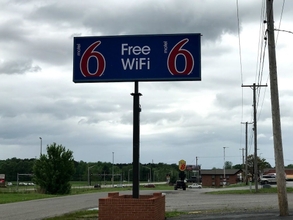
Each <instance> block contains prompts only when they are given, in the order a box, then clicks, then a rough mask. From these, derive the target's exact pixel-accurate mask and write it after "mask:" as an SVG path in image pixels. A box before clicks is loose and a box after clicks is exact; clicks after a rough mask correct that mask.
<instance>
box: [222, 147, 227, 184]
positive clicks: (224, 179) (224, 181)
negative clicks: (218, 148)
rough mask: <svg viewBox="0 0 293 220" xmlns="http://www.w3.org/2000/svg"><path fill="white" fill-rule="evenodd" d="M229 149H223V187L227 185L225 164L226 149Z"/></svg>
mask: <svg viewBox="0 0 293 220" xmlns="http://www.w3.org/2000/svg"><path fill="white" fill-rule="evenodd" d="M226 148H227V147H223V149H224V178H223V186H225V185H226V167H225V166H226V164H225V156H226V155H225V149H226Z"/></svg>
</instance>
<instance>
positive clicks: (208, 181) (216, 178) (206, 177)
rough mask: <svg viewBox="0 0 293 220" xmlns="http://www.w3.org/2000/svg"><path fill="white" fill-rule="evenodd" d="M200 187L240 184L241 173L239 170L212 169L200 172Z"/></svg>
mask: <svg viewBox="0 0 293 220" xmlns="http://www.w3.org/2000/svg"><path fill="white" fill-rule="evenodd" d="M200 174H201V178H202V186H206V187H221V186H223V185H225V182H226V185H231V184H236V183H239V182H242V177H243V171H242V170H241V169H225V178H226V181H225V179H224V169H212V170H201V171H200Z"/></svg>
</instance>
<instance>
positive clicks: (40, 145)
mask: <svg viewBox="0 0 293 220" xmlns="http://www.w3.org/2000/svg"><path fill="white" fill-rule="evenodd" d="M42 140H43V139H42V138H41V137H40V141H41V142H40V158H41V156H42V145H43V143H42Z"/></svg>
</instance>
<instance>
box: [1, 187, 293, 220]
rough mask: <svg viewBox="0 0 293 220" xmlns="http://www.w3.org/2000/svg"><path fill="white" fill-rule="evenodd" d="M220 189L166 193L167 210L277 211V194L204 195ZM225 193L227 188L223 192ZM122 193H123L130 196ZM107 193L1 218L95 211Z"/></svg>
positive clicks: (22, 208) (38, 204)
mask: <svg viewBox="0 0 293 220" xmlns="http://www.w3.org/2000/svg"><path fill="white" fill-rule="evenodd" d="M214 190H219V189H205V188H203V189H187V190H186V191H183V190H169V191H164V192H163V193H165V194H166V211H172V210H177V211H194V212H196V211H199V210H208V209H213V210H215V209H235V210H237V211H244V210H260V209H266V210H268V209H269V210H278V199H277V195H276V194H253V195H212V194H205V193H204V192H208V191H214ZM224 190H225V189H224ZM152 192H154V191H152V190H151V191H146V190H144V191H140V194H141V195H142V194H151V193H152ZM131 193H132V192H131V191H123V192H121V194H131ZM102 197H107V193H102V192H101V193H99V192H98V193H90V194H82V195H74V196H64V197H58V198H50V199H41V200H34V201H27V202H18V203H11V204H2V205H0V219H5V220H15V219H27V220H33V219H42V218H46V217H52V216H57V215H62V214H65V213H68V212H73V211H76V210H81V209H89V208H96V207H97V206H98V200H99V198H102ZM288 203H289V208H290V209H291V210H292V209H293V194H290V193H288Z"/></svg>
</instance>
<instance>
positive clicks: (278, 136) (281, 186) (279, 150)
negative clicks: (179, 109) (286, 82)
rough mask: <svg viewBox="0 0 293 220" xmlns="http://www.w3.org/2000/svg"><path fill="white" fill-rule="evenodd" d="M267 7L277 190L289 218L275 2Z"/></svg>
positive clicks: (284, 213) (268, 2)
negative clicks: (276, 46)
mask: <svg viewBox="0 0 293 220" xmlns="http://www.w3.org/2000/svg"><path fill="white" fill-rule="evenodd" d="M266 6H267V31H268V51H269V67H270V86H271V108H272V124H273V137H274V150H275V164H276V175H277V190H278V200H279V210H280V216H288V215H289V210H288V199H287V191H286V179H285V175H284V174H285V169H284V156H283V146H282V133H281V120H280V106H279V91H278V76H277V64H276V63H277V61H276V51H275V33H274V14H273V13H274V12H273V0H267V1H266Z"/></svg>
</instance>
